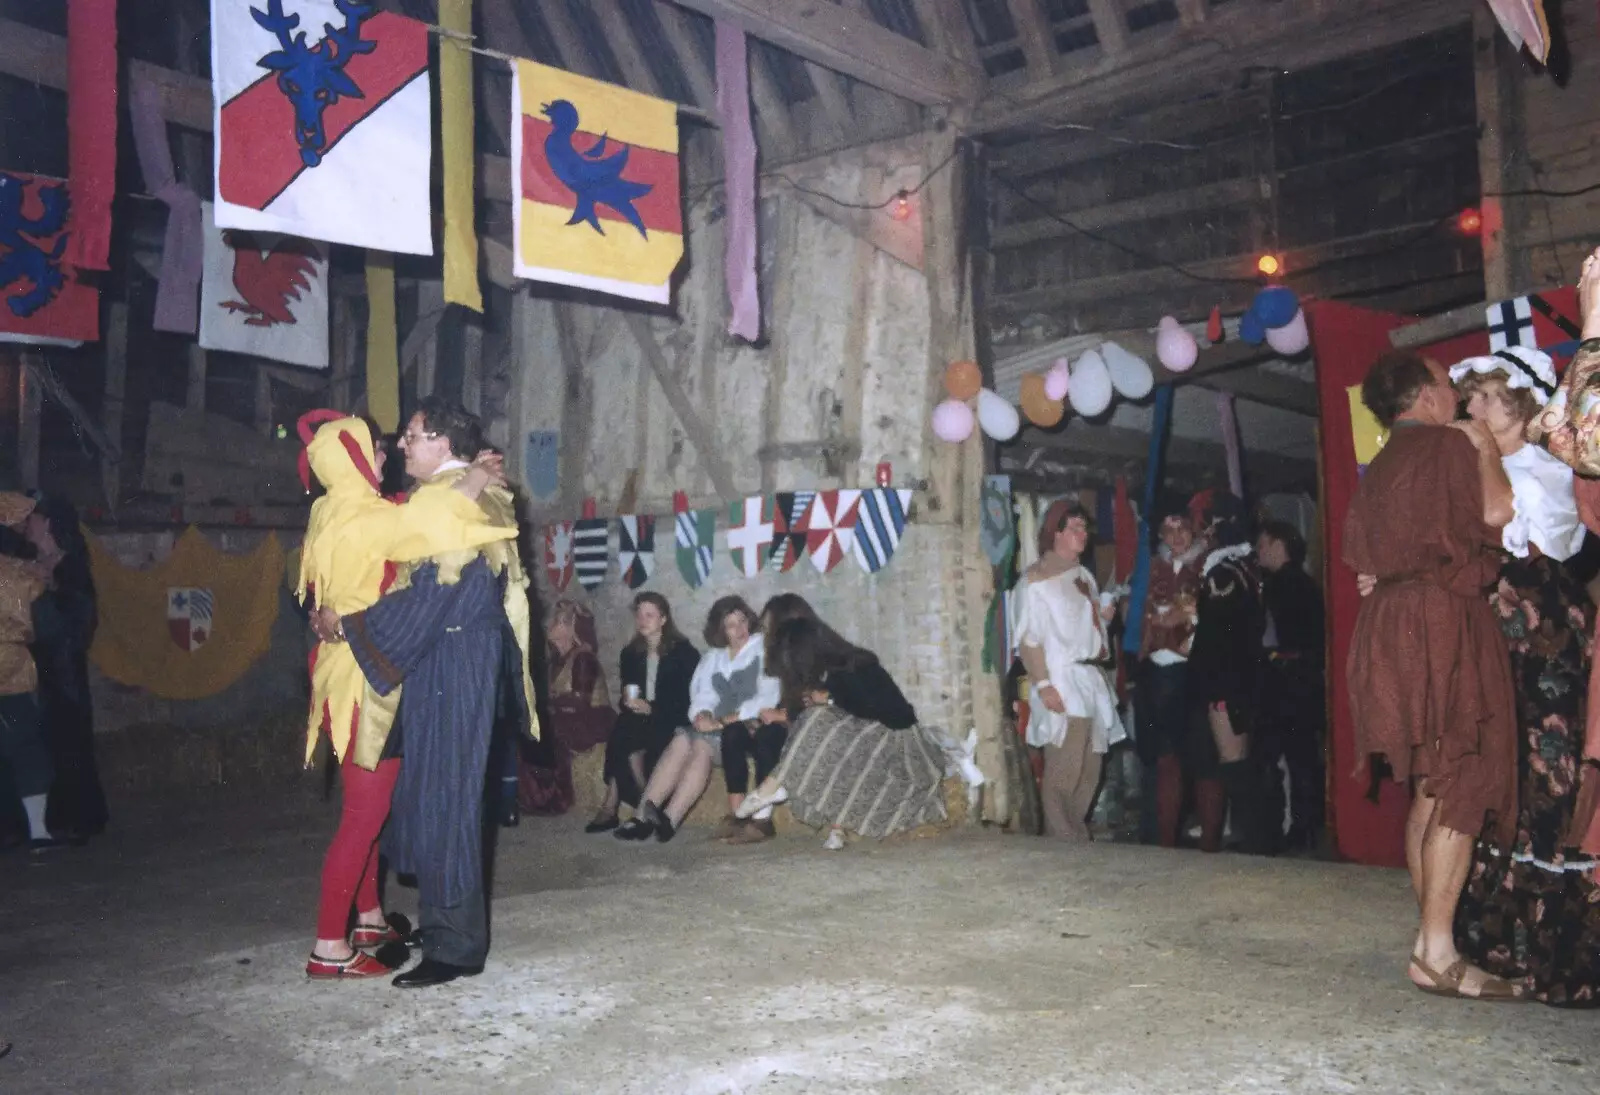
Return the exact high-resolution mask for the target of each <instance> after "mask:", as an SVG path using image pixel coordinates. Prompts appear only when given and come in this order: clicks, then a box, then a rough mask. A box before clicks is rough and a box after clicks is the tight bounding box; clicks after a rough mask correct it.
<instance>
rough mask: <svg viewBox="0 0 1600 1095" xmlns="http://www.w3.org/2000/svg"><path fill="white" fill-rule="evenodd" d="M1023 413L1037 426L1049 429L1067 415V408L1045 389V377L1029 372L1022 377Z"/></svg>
mask: <svg viewBox="0 0 1600 1095" xmlns="http://www.w3.org/2000/svg"><path fill="white" fill-rule="evenodd" d="M1021 403H1022V413H1023V414H1025V415H1027V416H1028V421H1029V422H1032V423H1033V424H1034V425H1035V426H1042V427H1043V428H1045V429H1049V428H1050V427H1051V426H1054V425H1056V424H1057V423H1058V422H1060V421H1061V419H1062V418H1064V417H1065V416H1066V413H1067V409H1066V407H1065V406H1063V405H1062V403H1061V401H1060V400H1059V399H1051V398H1050V397H1049V396H1048V395H1046V394H1045V391H1044V377H1042V376H1040V375H1039V374H1038V373H1029V374H1028V375H1027V376H1025V377H1023V378H1022V399H1021Z"/></svg>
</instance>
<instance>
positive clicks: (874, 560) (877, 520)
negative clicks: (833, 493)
mask: <svg viewBox="0 0 1600 1095" xmlns="http://www.w3.org/2000/svg"><path fill="white" fill-rule="evenodd" d="M910 505H911V492H910V491H909V490H897V489H893V488H889V487H877V488H874V489H873V490H868V491H862V492H861V504H860V505H859V506H858V507H857V509H856V537H855V557H856V562H858V563H860V564H861V569H862V570H864V571H866V572H867V573H868V574H876V573H877V572H878V571H880V570H882V569H883V568H884V567H886V566H888V565H889V560H890V559H891V558H893V557H894V553H895V550H896V549H897V548H898V547H899V546H900V537H901V536H902V535H904V533H905V531H906V509H907V507H909V506H910Z"/></svg>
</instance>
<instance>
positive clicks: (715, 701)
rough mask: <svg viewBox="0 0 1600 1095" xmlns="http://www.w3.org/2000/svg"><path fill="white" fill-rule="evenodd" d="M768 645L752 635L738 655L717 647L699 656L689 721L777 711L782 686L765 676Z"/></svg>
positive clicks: (691, 684) (749, 716)
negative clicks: (699, 717)
mask: <svg viewBox="0 0 1600 1095" xmlns="http://www.w3.org/2000/svg"><path fill="white" fill-rule="evenodd" d="M765 655H766V643H765V641H764V640H763V639H762V637H761V635H760V633H759V632H758V633H756V634H754V635H751V636H750V638H749V639H747V640H746V641H745V644H744V646H742V647H740V649H739V652H738V653H737V654H730V653H729V652H728V648H727V647H725V646H714V647H712V648H711V649H710V650H707V651H706V652H705V653H704V654H702V655H700V664H699V665H698V666H696V667H695V671H694V677H693V678H691V679H690V681H689V721H690V722H693V721H694V717H695V716H696V715H698V714H700V713H701V712H702V711H704V712H707V713H709V714H711V715H712V716H713V717H715V718H716V719H718V720H721V719H722V718H724V717H727V716H729V715H736V716H738V717H739V718H740V719H742V720H749V719H754V718H759V717H760V715H761V712H762V710H763V709H765V708H769V707H777V706H778V704H779V702H780V701H781V700H782V695H783V686H782V685H781V684H779V683H778V681H777V680H776V679H775V678H773V677H769V676H767V674H766V667H765Z"/></svg>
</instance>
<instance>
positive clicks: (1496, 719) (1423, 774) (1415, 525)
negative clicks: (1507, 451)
mask: <svg viewBox="0 0 1600 1095" xmlns="http://www.w3.org/2000/svg"><path fill="white" fill-rule="evenodd" d="M1482 491H1483V485H1482V480H1481V477H1480V475H1479V471H1478V453H1477V450H1476V449H1475V448H1473V445H1472V442H1471V441H1469V440H1468V439H1467V437H1466V435H1465V434H1463V433H1461V432H1460V431H1458V430H1453V429H1449V428H1447V427H1440V426H1422V425H1413V424H1409V423H1397V424H1396V428H1395V429H1394V431H1393V433H1392V434H1391V436H1390V438H1389V441H1388V443H1387V444H1386V445H1385V446H1384V448H1383V450H1382V451H1381V452H1379V453H1378V455H1377V456H1376V457H1375V458H1374V459H1373V461H1372V463H1371V464H1369V465H1368V466H1367V469H1366V472H1365V473H1364V474H1363V475H1362V478H1361V486H1360V488H1359V489H1358V490H1357V491H1356V496H1355V499H1354V500H1353V501H1352V502H1351V505H1350V512H1349V513H1348V514H1347V516H1346V518H1345V533H1344V561H1345V564H1346V565H1348V566H1349V567H1351V568H1352V569H1354V570H1355V571H1356V572H1357V573H1362V574H1374V575H1376V576H1377V578H1378V588H1377V589H1376V590H1375V591H1374V592H1373V594H1372V595H1371V596H1370V597H1367V598H1364V599H1363V601H1362V603H1361V612H1360V615H1359V616H1358V617H1357V619H1356V630H1355V636H1354V638H1353V640H1352V642H1351V646H1350V658H1349V661H1348V663H1347V665H1346V678H1347V681H1348V684H1349V688H1350V701H1351V702H1350V707H1351V712H1352V716H1353V721H1354V724H1355V727H1354V729H1355V749H1356V755H1357V756H1358V757H1367V756H1370V755H1371V754H1374V753H1376V754H1380V755H1382V756H1383V757H1384V759H1385V760H1386V761H1387V762H1388V764H1389V767H1390V768H1391V769H1392V771H1393V773H1394V778H1395V779H1396V780H1398V781H1401V782H1404V781H1406V780H1408V779H1411V778H1413V777H1415V778H1416V779H1417V780H1418V781H1419V783H1420V786H1421V789H1422V790H1423V791H1424V792H1425V793H1426V794H1428V795H1430V796H1432V797H1436V798H1437V799H1438V800H1439V811H1440V812H1439V822H1440V824H1442V825H1444V826H1446V827H1448V828H1450V829H1453V830H1455V831H1456V832H1459V833H1468V834H1471V835H1474V836H1475V835H1477V834H1478V833H1479V832H1480V831H1482V830H1483V829H1484V825H1485V819H1486V816H1488V815H1491V814H1492V815H1493V825H1494V828H1493V830H1492V831H1493V832H1495V833H1496V834H1497V835H1498V836H1499V839H1501V840H1502V841H1507V840H1510V839H1511V837H1512V836H1513V835H1515V832H1516V820H1517V799H1516V792H1517V787H1516V777H1517V721H1516V711H1517V704H1516V691H1515V688H1514V687H1513V684H1512V679H1511V663H1510V659H1509V656H1508V653H1507V650H1506V644H1505V640H1504V638H1503V637H1502V636H1501V633H1500V627H1499V624H1498V621H1497V620H1496V618H1495V614H1494V611H1493V609H1491V608H1490V607H1489V603H1488V601H1487V600H1486V599H1485V596H1484V592H1485V590H1486V589H1487V588H1488V587H1489V586H1490V585H1491V584H1492V583H1493V582H1494V581H1495V579H1496V577H1497V576H1498V571H1499V567H1500V554H1499V551H1500V533H1499V530H1498V529H1495V528H1493V527H1491V526H1490V525H1488V524H1486V523H1485V522H1484V520H1483V493H1482Z"/></svg>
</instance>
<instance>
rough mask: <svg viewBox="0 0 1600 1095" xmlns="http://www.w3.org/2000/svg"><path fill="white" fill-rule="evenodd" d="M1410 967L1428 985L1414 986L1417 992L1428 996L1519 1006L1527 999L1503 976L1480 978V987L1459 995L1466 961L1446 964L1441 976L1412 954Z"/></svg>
mask: <svg viewBox="0 0 1600 1095" xmlns="http://www.w3.org/2000/svg"><path fill="white" fill-rule="evenodd" d="M1411 964H1412V965H1413V966H1415V967H1416V968H1417V969H1418V970H1419V971H1421V973H1422V975H1423V976H1424V977H1426V978H1427V979H1428V980H1429V981H1432V982H1433V984H1431V985H1417V983H1416V982H1415V981H1412V982H1411V983H1412V984H1413V985H1416V986H1417V988H1418V989H1419V990H1421V991H1422V992H1425V993H1427V994H1428V995H1430V996H1449V997H1453V998H1455V999H1457V1000H1482V1001H1484V1002H1485V1003H1488V1004H1513V1003H1522V1002H1523V1001H1525V1000H1527V999H1528V995H1527V993H1526V992H1524V991H1523V988H1522V986H1521V985H1519V984H1517V983H1516V982H1515V981H1507V980H1506V979H1505V978H1503V977H1494V976H1490V975H1488V974H1485V975H1484V982H1483V987H1482V988H1480V989H1479V990H1478V991H1477V992H1475V993H1473V992H1462V991H1461V982H1462V981H1463V980H1465V978H1466V972H1467V960H1466V959H1465V958H1457V959H1456V960H1455V961H1454V962H1452V963H1450V967H1449V968H1448V969H1446V970H1445V971H1444V972H1443V973H1440V972H1439V971H1438V970H1435V969H1434V968H1433V967H1432V966H1430V965H1428V964H1427V963H1426V962H1424V961H1423V960H1422V959H1420V958H1418V957H1417V956H1416V955H1412V956H1411Z"/></svg>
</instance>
